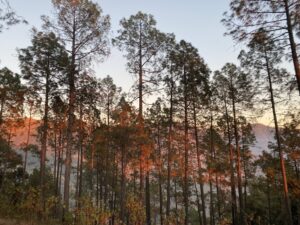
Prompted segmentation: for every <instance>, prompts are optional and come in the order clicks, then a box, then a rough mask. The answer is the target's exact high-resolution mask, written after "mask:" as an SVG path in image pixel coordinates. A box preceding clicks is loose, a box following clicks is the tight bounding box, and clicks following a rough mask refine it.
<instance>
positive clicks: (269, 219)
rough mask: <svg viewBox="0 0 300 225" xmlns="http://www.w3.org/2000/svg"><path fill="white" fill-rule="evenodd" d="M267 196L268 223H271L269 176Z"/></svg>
mask: <svg viewBox="0 0 300 225" xmlns="http://www.w3.org/2000/svg"><path fill="white" fill-rule="evenodd" d="M267 198H268V224H269V225H271V224H272V217H271V196H270V182H269V178H267Z"/></svg>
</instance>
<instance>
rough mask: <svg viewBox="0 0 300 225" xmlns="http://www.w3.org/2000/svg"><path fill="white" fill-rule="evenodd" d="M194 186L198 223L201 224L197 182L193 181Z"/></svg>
mask: <svg viewBox="0 0 300 225" xmlns="http://www.w3.org/2000/svg"><path fill="white" fill-rule="evenodd" d="M194 186H195V192H196V202H197V212H198V219H199V224H200V225H203V221H202V216H201V211H202V209H201V204H200V198H199V193H198V188H197V182H195V183H194Z"/></svg>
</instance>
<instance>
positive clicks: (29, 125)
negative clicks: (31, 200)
mask: <svg viewBox="0 0 300 225" xmlns="http://www.w3.org/2000/svg"><path fill="white" fill-rule="evenodd" d="M0 120H1V119H0ZM31 120H32V105H30V108H29V121H28V130H27V139H26V150H25V157H24V175H25V173H26V169H27V158H28V149H27V148H28V145H29V140H30V133H31Z"/></svg>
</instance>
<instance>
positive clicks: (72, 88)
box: [64, 15, 76, 211]
mask: <svg viewBox="0 0 300 225" xmlns="http://www.w3.org/2000/svg"><path fill="white" fill-rule="evenodd" d="M72 32H73V37H72V46H71V47H72V53H71V70H70V72H69V77H68V82H69V109H68V126H67V148H66V162H65V182H64V204H65V210H66V211H69V199H70V197H69V195H70V177H71V169H72V145H73V134H72V132H73V125H74V119H75V118H74V117H75V115H74V111H75V101H76V93H75V75H76V46H75V45H76V20H75V15H74V16H73V31H72Z"/></svg>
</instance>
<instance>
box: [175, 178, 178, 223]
mask: <svg viewBox="0 0 300 225" xmlns="http://www.w3.org/2000/svg"><path fill="white" fill-rule="evenodd" d="M174 189H175V190H174V198H175V216H176V224H177V225H178V198H177V180H176V179H175V180H174Z"/></svg>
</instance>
